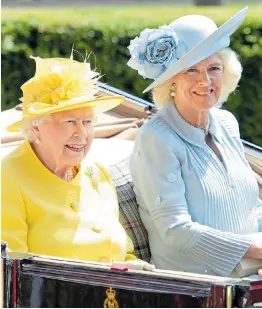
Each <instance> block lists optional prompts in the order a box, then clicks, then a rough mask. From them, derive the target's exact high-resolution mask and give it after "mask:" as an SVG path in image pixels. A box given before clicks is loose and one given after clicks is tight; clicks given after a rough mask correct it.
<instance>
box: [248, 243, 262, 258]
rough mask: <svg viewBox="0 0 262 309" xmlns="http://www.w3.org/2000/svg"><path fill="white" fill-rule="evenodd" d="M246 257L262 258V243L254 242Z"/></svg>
mask: <svg viewBox="0 0 262 309" xmlns="http://www.w3.org/2000/svg"><path fill="white" fill-rule="evenodd" d="M244 257H245V258H249V259H258V260H262V243H252V245H251V246H250V247H249V249H248V250H247V252H246V254H245V256H244Z"/></svg>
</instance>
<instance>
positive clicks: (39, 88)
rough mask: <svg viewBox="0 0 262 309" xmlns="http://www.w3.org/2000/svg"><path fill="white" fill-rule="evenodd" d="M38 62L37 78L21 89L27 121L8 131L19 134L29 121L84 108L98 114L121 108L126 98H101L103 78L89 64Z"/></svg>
mask: <svg viewBox="0 0 262 309" xmlns="http://www.w3.org/2000/svg"><path fill="white" fill-rule="evenodd" d="M30 58H32V59H34V60H35V62H36V71H35V76H34V77H33V78H31V79H30V80H28V81H27V82H26V83H25V84H23V85H22V86H21V89H22V91H23V97H22V98H21V99H20V100H21V101H22V103H23V119H22V120H20V121H18V122H16V123H14V124H12V125H11V126H9V127H8V128H7V130H8V131H19V130H20V124H21V122H23V121H24V120H25V119H28V118H31V117H35V116H41V115H46V114H52V113H56V112H61V111H64V110H70V109H76V108H81V107H88V106H90V107H94V108H95V109H96V112H97V113H100V112H105V111H107V110H110V109H112V108H114V107H116V106H117V105H119V104H121V103H122V102H123V100H124V97H122V96H108V97H97V96H96V95H97V92H98V90H99V89H98V86H97V85H96V82H97V80H98V79H99V74H98V73H97V72H94V71H92V70H91V67H90V64H89V63H87V62H78V61H75V60H73V59H66V58H65V59H64V58H47V59H42V58H40V57H32V56H31V57H30Z"/></svg>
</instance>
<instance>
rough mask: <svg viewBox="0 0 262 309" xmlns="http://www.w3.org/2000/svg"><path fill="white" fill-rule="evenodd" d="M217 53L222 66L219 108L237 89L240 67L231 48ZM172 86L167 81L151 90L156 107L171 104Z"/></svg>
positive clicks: (170, 82)
mask: <svg viewBox="0 0 262 309" xmlns="http://www.w3.org/2000/svg"><path fill="white" fill-rule="evenodd" d="M217 53H218V54H219V55H220V57H221V59H222V62H223V65H224V72H223V80H222V87H221V93H220V96H219V99H218V101H217V104H216V107H218V108H220V107H221V106H222V105H223V103H224V102H225V101H226V100H227V98H228V96H229V95H230V94H231V93H232V92H233V91H234V90H235V89H236V88H237V85H238V82H239V80H240V78H241V73H242V66H241V63H240V61H239V57H238V55H237V53H235V52H234V51H233V50H232V49H231V48H224V49H222V50H220V51H219V52H217ZM172 84H173V80H172V79H169V80H168V81H166V82H165V83H163V84H161V85H159V86H157V87H154V88H153V90H152V96H153V102H154V103H155V104H156V106H157V107H162V106H164V105H166V104H168V103H170V102H173V98H172V97H171V94H170V92H171V91H170V89H171V86H172Z"/></svg>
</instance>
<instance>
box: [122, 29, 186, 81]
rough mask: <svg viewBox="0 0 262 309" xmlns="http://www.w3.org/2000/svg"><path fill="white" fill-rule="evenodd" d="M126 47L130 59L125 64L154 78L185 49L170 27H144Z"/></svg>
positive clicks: (141, 73)
mask: <svg viewBox="0 0 262 309" xmlns="http://www.w3.org/2000/svg"><path fill="white" fill-rule="evenodd" d="M128 49H129V51H130V54H131V59H130V60H129V61H128V63H127V65H128V66H130V67H131V68H133V69H135V70H137V71H138V73H139V74H140V75H141V76H143V77H144V78H151V79H156V78H158V77H159V76H160V75H161V74H162V73H164V72H165V70H166V69H167V67H168V66H169V65H170V63H174V62H176V61H177V60H178V59H179V58H181V56H183V55H184V54H185V53H186V51H187V48H186V45H185V43H183V42H182V41H181V40H179V38H178V36H177V34H176V33H175V31H174V30H173V28H172V27H170V26H167V25H164V26H161V27H159V28H158V29H145V30H143V31H142V32H141V33H140V35H139V37H136V38H135V39H134V40H131V42H130V45H129V46H128Z"/></svg>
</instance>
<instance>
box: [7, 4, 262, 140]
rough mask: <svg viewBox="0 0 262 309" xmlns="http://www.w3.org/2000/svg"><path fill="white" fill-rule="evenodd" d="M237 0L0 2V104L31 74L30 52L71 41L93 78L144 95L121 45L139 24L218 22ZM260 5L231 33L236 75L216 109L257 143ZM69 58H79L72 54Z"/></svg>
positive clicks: (59, 49)
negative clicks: (35, 5) (188, 0)
mask: <svg viewBox="0 0 262 309" xmlns="http://www.w3.org/2000/svg"><path fill="white" fill-rule="evenodd" d="M242 7H243V5H234V6H222V7H193V6H175V5H162V6H156V5H155V6H150V7H148V6H125V7H119V6H118V7H103V8H101V7H100V8H98V7H91V8H81V9H68V8H67V9H62V8H61V9H46V8H45V9H43V8H42V9H29V8H26V9H21V8H20V9H19V10H18V9H16V10H14V9H2V110H5V109H8V108H11V107H13V106H15V105H16V104H18V103H19V98H20V97H21V96H22V92H21V90H20V86H21V85H22V84H23V83H24V82H25V81H27V80H28V79H29V78H31V77H32V76H33V74H34V69H35V68H34V62H33V61H32V60H31V59H30V58H29V56H30V55H34V56H40V57H60V56H61V57H69V56H70V53H71V49H72V46H73V44H74V48H75V49H76V50H77V51H79V52H80V53H81V54H82V56H83V57H84V56H85V52H86V51H87V53H88V54H89V59H90V62H91V64H92V67H93V69H96V70H97V71H99V72H101V73H102V74H104V75H103V77H102V79H101V81H103V82H106V83H108V84H110V85H112V86H114V87H117V88H119V89H121V90H124V91H127V92H129V93H132V94H134V95H136V96H138V97H141V98H143V99H145V100H149V101H151V97H150V94H144V95H143V94H142V91H143V90H144V89H145V88H146V87H147V86H148V85H149V83H150V81H149V80H145V79H143V78H142V77H141V76H139V75H138V74H137V72H136V71H134V70H132V69H131V68H129V67H128V66H127V65H126V63H127V61H128V59H129V52H128V49H127V46H128V45H129V42H130V40H131V39H133V38H134V37H135V36H137V35H138V34H139V33H140V31H141V30H143V29H144V28H145V27H148V28H155V27H157V26H159V25H162V24H165V23H166V24H168V23H170V22H171V21H173V20H174V19H176V18H177V17H180V16H182V15H186V14H202V15H207V16H209V17H211V18H213V19H214V20H215V22H216V23H217V24H218V25H221V24H222V23H223V22H224V21H226V20H227V19H228V18H230V17H231V16H232V15H234V14H235V13H236V12H237V11H238V10H239V9H241V8H242ZM261 10H262V5H259V4H253V5H252V6H251V8H250V9H249V11H248V17H247V19H246V20H245V22H244V24H243V25H242V26H241V27H240V28H239V29H238V30H237V32H236V33H235V34H234V35H233V36H232V40H231V47H232V48H233V49H234V50H235V51H237V52H238V54H239V55H240V59H241V62H242V65H243V68H244V69H243V75H242V78H241V81H240V83H239V88H238V89H237V91H236V92H235V93H234V94H232V95H231V96H230V98H229V99H228V101H227V102H226V103H225V104H224V106H223V108H225V109H227V110H230V111H231V112H233V113H234V115H235V116H236V117H237V119H238V121H239V123H240V131H241V137H242V138H243V139H245V140H247V141H250V142H253V143H255V144H257V145H260V146H261V145H262V111H261V106H262V20H261V16H260V13H261ZM74 56H75V59H76V60H79V61H82V58H81V55H79V54H77V53H75V54H74Z"/></svg>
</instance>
